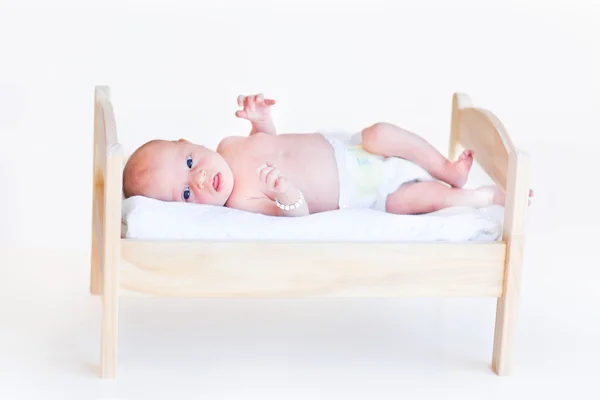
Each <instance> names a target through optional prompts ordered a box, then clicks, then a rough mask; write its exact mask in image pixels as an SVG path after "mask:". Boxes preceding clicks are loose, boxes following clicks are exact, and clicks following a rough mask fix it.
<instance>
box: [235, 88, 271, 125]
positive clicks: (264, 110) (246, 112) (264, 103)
mask: <svg viewBox="0 0 600 400" xmlns="http://www.w3.org/2000/svg"><path fill="white" fill-rule="evenodd" d="M237 102H238V106H239V107H243V109H242V110H238V111H236V112H235V115H236V117H238V118H243V119H247V120H248V121H250V122H252V123H254V122H264V121H266V120H268V119H269V118H271V111H270V110H269V107H270V106H272V105H273V104H275V100H272V99H265V96H264V95H263V94H262V93H259V94H257V95H251V96H243V95H239V96H238V98H237Z"/></svg>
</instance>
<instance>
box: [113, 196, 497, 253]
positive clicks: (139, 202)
mask: <svg viewBox="0 0 600 400" xmlns="http://www.w3.org/2000/svg"><path fill="white" fill-rule="evenodd" d="M503 215H504V208H503V207H500V206H490V207H485V208H481V209H473V208H465V207H462V208H451V209H446V210H441V211H437V212H435V213H431V214H426V215H393V214H387V213H384V212H380V211H375V210H370V209H362V210H360V209H348V210H336V211H328V212H324V213H318V214H312V215H309V216H306V217H300V218H290V217H270V216H266V215H262V214H254V213H249V212H245V211H240V210H234V209H230V208H225V207H214V206H206V205H198V204H189V203H181V202H162V201H159V200H154V199H150V198H146V197H141V196H134V197H130V198H128V199H126V200H124V203H123V214H122V217H123V218H122V222H123V227H124V230H123V237H126V238H129V239H145V240H210V241H219V240H227V241H231V240H242V241H243V240H268V241H358V242H390V241H391V242H398V241H492V240H498V239H499V238H500V237H501V233H502V221H503Z"/></svg>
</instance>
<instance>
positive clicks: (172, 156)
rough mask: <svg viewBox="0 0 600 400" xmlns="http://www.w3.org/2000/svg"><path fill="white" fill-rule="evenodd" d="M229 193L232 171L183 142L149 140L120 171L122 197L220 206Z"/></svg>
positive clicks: (218, 157) (212, 154)
mask: <svg viewBox="0 0 600 400" xmlns="http://www.w3.org/2000/svg"><path fill="white" fill-rule="evenodd" d="M232 190H233V172H232V171H231V168H229V165H228V164H227V162H226V161H225V159H224V158H223V157H221V155H220V154H219V153H217V152H215V151H212V150H210V149H207V148H206V147H204V146H200V145H196V144H193V143H190V142H188V141H187V140H184V139H180V140H178V141H168V140H152V141H150V142H148V143H145V144H144V145H142V146H140V147H139V148H138V149H137V150H136V151H135V152H134V153H133V154H132V155H131V157H130V158H129V160H128V161H127V164H126V165H125V168H124V170H123V193H124V195H125V198H127V197H131V196H136V195H139V196H145V197H150V198H153V199H157V200H162V201H182V202H189V203H199V204H209V205H215V206H223V205H225V202H226V201H227V199H228V198H229V195H230V194H231V191H232Z"/></svg>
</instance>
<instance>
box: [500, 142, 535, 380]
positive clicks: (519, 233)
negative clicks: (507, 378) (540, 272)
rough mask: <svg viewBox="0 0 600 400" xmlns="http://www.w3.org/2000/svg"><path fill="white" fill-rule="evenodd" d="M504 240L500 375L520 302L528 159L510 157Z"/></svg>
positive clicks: (508, 364)
mask: <svg viewBox="0 0 600 400" xmlns="http://www.w3.org/2000/svg"><path fill="white" fill-rule="evenodd" d="M506 188H507V191H506V210H505V213H506V214H505V217H504V233H503V236H504V238H503V240H505V241H506V266H505V272H504V274H505V276H504V286H503V288H504V290H503V293H502V296H501V297H500V298H498V301H497V305H496V326H495V332H494V352H493V356H492V368H493V370H494V372H496V374H498V375H500V376H504V375H508V374H509V373H510V370H511V368H512V356H513V350H514V349H513V347H514V345H513V337H514V333H515V332H514V331H515V322H516V314H517V308H518V307H517V306H518V303H519V294H520V284H521V267H522V264H523V250H524V244H525V213H526V211H527V208H528V201H529V159H528V156H526V155H524V154H519V153H515V154H511V155H510V156H509V166H508V177H507V184H506Z"/></svg>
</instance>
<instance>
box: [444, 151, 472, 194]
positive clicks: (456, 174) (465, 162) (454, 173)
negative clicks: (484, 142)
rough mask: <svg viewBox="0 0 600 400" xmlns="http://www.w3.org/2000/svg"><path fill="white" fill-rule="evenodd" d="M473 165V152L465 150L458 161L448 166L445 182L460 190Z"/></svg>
mask: <svg viewBox="0 0 600 400" xmlns="http://www.w3.org/2000/svg"><path fill="white" fill-rule="evenodd" d="M472 165H473V150H465V151H463V152H462V154H461V155H460V156H459V157H458V160H456V161H455V162H453V163H451V164H448V167H447V175H448V177H447V179H446V182H447V183H448V184H450V185H451V186H453V187H456V188H462V187H463V186H465V184H466V183H467V179H468V178H469V172H470V171H471V166H472Z"/></svg>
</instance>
